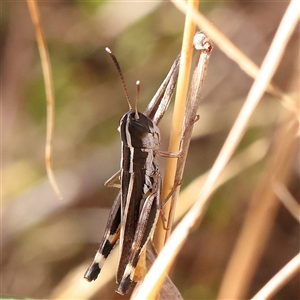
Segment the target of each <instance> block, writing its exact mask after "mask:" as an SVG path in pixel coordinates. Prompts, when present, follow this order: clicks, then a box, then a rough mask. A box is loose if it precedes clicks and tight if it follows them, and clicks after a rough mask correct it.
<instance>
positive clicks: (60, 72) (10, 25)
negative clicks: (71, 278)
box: [1, 1, 300, 299]
mask: <svg viewBox="0 0 300 300" xmlns="http://www.w3.org/2000/svg"><path fill="white" fill-rule="evenodd" d="M38 5H39V9H40V13H41V18H42V25H43V29H44V32H45V36H46V41H47V44H48V47H49V54H50V58H51V63H52V68H53V78H54V86H55V94H56V108H55V113H56V116H55V137H54V145H53V146H54V157H53V162H54V171H55V173H56V175H57V180H58V184H59V186H60V188H61V190H62V193H63V196H64V199H63V200H62V201H60V200H58V199H57V198H56V196H55V194H54V192H53V190H52V189H51V187H50V184H49V182H48V180H47V178H46V172H45V166H44V146H45V127H46V104H45V90H44V82H43V77H42V71H41V63H40V58H39V54H38V51H37V45H36V41H35V34H34V28H33V25H32V22H31V19H30V15H29V11H28V7H27V4H26V2H11V3H9V2H3V3H2V4H1V6H2V10H1V31H2V32H1V97H2V99H1V100H2V116H1V117H2V121H1V122H2V145H1V148H2V186H3V190H2V216H3V223H2V268H1V281H2V287H1V289H2V290H1V294H3V295H13V296H16V297H33V298H49V297H50V295H51V293H52V292H53V291H54V290H55V288H56V287H57V286H58V285H59V284H60V282H61V281H62V280H63V279H64V278H66V276H67V275H68V274H69V272H71V271H72V270H74V269H75V268H76V267H77V266H79V265H80V264H82V263H83V262H85V261H86V262H87V265H86V267H88V264H89V262H91V261H92V259H93V256H94V253H95V251H96V249H97V247H98V242H99V241H100V238H101V235H102V233H103V230H104V226H105V223H106V219H107V215H108V212H109V208H110V205H111V203H112V201H113V198H114V196H115V195H116V193H117V191H116V190H115V189H109V188H105V187H104V186H103V183H104V182H105V180H106V179H108V178H109V177H110V176H111V175H112V174H113V173H114V172H115V171H117V170H118V168H119V160H120V150H119V148H120V142H119V135H118V132H117V130H116V129H117V127H118V122H119V119H120V117H121V116H122V115H123V114H124V113H125V112H126V111H127V104H126V101H125V97H124V92H123V89H122V86H121V83H120V80H119V78H118V75H117V71H116V69H115V66H114V65H113V63H112V61H111V59H110V57H109V55H107V53H106V52H105V51H104V48H105V47H106V46H108V47H110V48H111V49H112V50H113V52H114V53H115V55H116V56H117V58H118V60H119V62H120V65H121V67H122V70H123V73H124V77H125V80H126V83H127V86H128V89H129V93H130V95H131V98H132V99H134V98H135V81H136V80H140V81H141V100H140V103H139V109H140V110H141V111H143V110H144V108H145V107H146V105H147V103H148V101H149V100H150V99H151V97H152V96H153V94H154V93H155V91H156V89H157V88H158V86H159V85H160V83H161V82H162V80H163V79H164V76H165V75H166V74H167V72H168V70H169V67H170V66H171V64H172V63H173V60H174V59H175V57H176V55H177V54H178V53H179V51H180V47H181V39H182V32H183V27H184V16H183V15H182V13H180V12H179V11H178V10H177V9H176V8H175V7H174V6H173V5H172V4H171V3H169V2H167V1H157V2H146V1H145V2H126V1H120V2H112V1H101V2H100V1H99V2H97V1H95V2H90V1H84V2H82V1H55V2H50V1H49V2H40V3H38ZM287 5H288V2H286V1H281V2H275V1H274V2H272V1H271V2H270V1H269V2H251V1H250V2H249V1H231V2H225V1H215V2H202V3H201V4H200V9H201V11H202V13H204V14H205V15H206V16H207V17H208V18H209V20H210V21H211V22H212V23H213V24H214V25H215V26H216V27H218V28H219V29H220V30H221V31H222V32H223V33H224V34H225V35H226V36H227V37H228V38H229V39H230V40H231V41H233V42H234V43H235V44H236V45H237V46H238V47H239V48H240V49H241V50H242V51H244V52H245V53H246V54H247V55H248V56H249V57H250V58H251V59H252V60H253V61H254V62H255V63H256V64H258V65H260V64H261V62H262V60H263V58H264V56H265V54H266V52H267V50H268V47H269V45H270V43H271V41H272V38H273V36H274V34H275V32H276V29H277V26H278V25H279V22H280V20H281V17H282V16H283V14H284V12H285V10H286V8H287ZM252 82H253V80H252V79H251V78H249V77H248V75H246V74H245V73H244V72H243V71H242V70H241V69H240V68H239V66H237V65H236V64H235V63H234V62H232V61H231V60H229V59H228V58H227V57H226V56H225V55H224V54H223V53H222V52H221V51H220V50H219V49H218V48H217V47H215V49H214V51H213V53H212V56H211V59H210V65H209V70H208V76H207V81H206V83H205V88H204V94H203V100H202V105H201V107H200V109H199V114H200V121H199V122H198V124H197V129H196V132H195V138H194V140H193V141H192V144H191V149H190V154H189V158H188V162H187V166H186V172H185V176H184V183H183V188H184V187H185V186H186V185H188V184H189V182H190V181H191V180H192V179H194V178H195V177H197V176H199V175H201V174H202V173H204V172H205V171H207V170H208V169H209V168H210V167H211V166H212V164H213V162H214V160H215V158H216V156H217V154H218V152H219V150H220V148H221V146H222V143H223V142H224V140H225V138H226V136H227V134H228V132H229V130H230V128H231V126H232V124H233V122H234V120H235V118H236V116H237V113H238V111H239V109H240V107H241V106H242V104H243V101H244V100H245V98H246V96H247V93H248V90H249V88H250V87H251V84H252ZM274 82H275V83H276V84H277V85H278V86H279V87H280V88H281V89H282V90H284V91H285V92H286V93H288V94H290V95H291V96H293V97H298V95H297V92H298V91H299V28H298V30H297V32H296V33H294V34H293V36H292V39H291V40H290V43H289V45H288V48H287V51H286V52H285V55H284V57H283V60H282V62H281V64H280V67H279V69H278V70H277V72H276V75H275V77H274ZM282 110H283V108H282V106H281V104H280V102H279V100H277V99H275V98H274V97H272V96H270V95H267V94H266V95H265V96H264V99H263V101H262V103H261V104H260V106H259V107H258V109H257V111H256V114H255V116H254V118H253V122H252V123H251V126H250V127H249V129H248V131H247V132H246V134H245V137H244V138H243V140H242V142H241V145H240V150H242V149H243V148H245V147H246V146H248V145H250V144H251V143H253V142H254V141H256V140H257V139H259V138H263V137H264V138H266V139H270V140H271V139H272V134H273V132H274V129H275V128H276V122H277V120H278V119H280V115H281V111H282ZM208 116H209V117H208ZM170 120H171V109H169V111H168V113H167V114H166V116H165V118H164V120H163V121H162V122H161V125H160V129H161V131H162V141H163V142H162V146H161V149H167V141H168V134H169V123H170ZM282 142H283V143H284V141H282ZM160 163H161V166H162V169H163V165H164V160H161V162H160ZM264 166H265V160H263V161H260V162H259V163H257V164H255V165H254V166H252V167H251V168H248V169H247V170H246V171H245V172H243V173H241V174H240V175H239V176H236V177H235V178H234V179H232V180H230V181H229V182H228V183H226V184H225V185H224V186H222V187H221V188H220V189H219V190H218V191H217V193H216V194H215V195H214V197H213V199H212V202H211V205H210V207H209V209H208V212H207V214H206V217H205V219H204V221H203V222H202V224H201V226H200V228H199V229H198V230H196V231H194V232H193V233H192V234H191V235H190V236H189V238H188V240H187V243H186V246H185V247H184V248H183V249H182V251H181V252H180V254H179V256H178V258H177V260H176V262H175V264H174V267H173V270H172V273H171V277H172V279H173V280H174V283H175V284H176V285H177V287H178V288H179V290H180V291H181V293H182V295H183V297H184V298H185V299H214V298H216V296H217V294H218V290H219V287H220V283H221V280H222V276H223V274H224V270H225V269H226V265H227V262H228V259H229V257H230V254H231V251H232V249H233V247H234V244H235V239H236V237H237V235H238V233H239V229H240V227H241V224H242V221H243V218H244V215H245V212H246V209H247V205H248V204H247V203H248V202H249V198H250V197H251V194H252V192H253V188H254V186H255V185H256V184H257V183H258V181H259V180H260V174H261V172H262V171H263V169H264ZM288 187H289V189H290V191H291V192H292V193H293V194H294V197H295V198H296V199H298V201H299V160H297V158H295V162H294V167H293V170H292V172H291V176H290V180H289V185H288ZM262 201H263V199H262ZM297 252H299V224H298V223H297V222H296V221H295V220H294V219H293V217H292V216H291V215H290V214H289V213H288V212H287V210H286V209H285V208H284V207H281V209H280V211H279V214H278V217H277V218H276V221H275V224H274V227H273V231H272V234H271V237H270V240H269V242H268V244H267V247H266V249H265V251H264V255H263V258H262V260H261V263H260V265H259V268H258V270H257V272H256V274H255V277H254V280H253V282H252V283H251V288H250V291H249V292H248V294H247V295H248V296H247V297H248V298H249V297H251V296H253V295H254V294H255V293H256V292H257V291H258V290H259V289H260V288H261V287H262V286H263V285H264V284H265V283H266V282H267V281H268V280H269V279H270V278H271V277H272V276H273V275H274V274H275V273H276V272H277V271H278V270H279V269H280V268H282V267H283V266H284V265H285V264H286V263H287V262H288V261H289V260H290V259H291V258H292V257H293V256H295V255H296V253H297ZM115 268H116V267H115ZM82 276H83V274H82ZM82 280H83V279H82ZM99 280H101V276H100V278H99V279H98V281H99ZM98 281H96V283H93V284H94V285H95V284H97V282H98ZM114 289H115V283H114V281H111V283H110V284H108V285H107V287H106V289H105V290H104V291H103V290H102V291H101V292H99V293H97V294H95V295H94V296H92V299H121V296H119V295H117V294H115V293H114ZM299 289H300V287H299V274H298V275H297V277H296V278H294V279H293V280H291V281H290V282H289V283H288V284H287V285H286V286H285V287H284V288H283V289H282V290H281V291H280V292H279V293H278V294H277V295H276V297H275V298H274V299H297V298H299V297H300V291H299ZM123 299H126V297H123Z"/></svg>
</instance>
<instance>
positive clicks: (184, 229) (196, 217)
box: [138, 0, 299, 299]
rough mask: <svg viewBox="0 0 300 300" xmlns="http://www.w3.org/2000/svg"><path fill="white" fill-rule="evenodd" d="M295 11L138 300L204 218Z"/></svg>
mask: <svg viewBox="0 0 300 300" xmlns="http://www.w3.org/2000/svg"><path fill="white" fill-rule="evenodd" d="M297 8H298V2H297V1H295V0H293V1H291V3H290V5H289V6H288V9H287V11H286V13H285V15H284V16H283V19H282V21H281V23H280V25H279V28H278V30H277V32H276V35H275V37H274V39H273V41H272V44H271V46H270V48H269V51H268V53H267V55H266V57H265V59H264V61H263V63H262V67H261V69H260V71H259V73H258V75H257V77H256V80H255V81H254V83H253V85H252V87H251V89H250V91H249V94H248V96H247V99H246V102H245V104H244V106H243V108H242V110H241V112H240V114H239V116H238V117H237V120H236V122H235V123H234V125H233V127H232V130H231V131H230V133H229V136H228V138H227V140H226V141H225V144H224V146H223V148H222V149H221V151H220V154H219V156H218V158H217V160H216V162H215V164H214V165H213V167H212V170H211V172H210V174H209V176H208V179H207V181H206V182H205V184H204V186H203V188H202V190H201V191H200V193H199V195H198V197H197V201H196V203H195V204H194V205H193V207H192V208H191V210H190V211H189V212H188V213H187V214H186V216H185V217H184V218H183V219H182V221H181V222H180V223H179V225H178V226H177V227H176V228H175V230H174V232H173V233H172V235H171V236H170V238H169V240H168V241H167V243H166V245H165V247H164V248H163V250H162V251H161V253H160V255H159V256H158V258H157V260H156V262H155V263H154V265H153V266H152V268H151V269H150V271H149V273H148V274H147V275H146V277H145V281H144V289H141V290H140V293H139V294H138V297H139V298H140V299H147V298H151V295H152V289H153V287H154V286H155V285H156V284H157V282H158V281H160V280H161V277H162V275H161V274H163V273H164V272H165V271H166V270H168V269H169V268H170V266H171V264H172V262H173V260H174V258H175V257H176V255H177V254H178V252H179V250H180V249H181V248H182V246H183V244H184V242H185V240H186V238H187V236H188V234H189V232H190V230H191V229H192V228H193V226H195V224H198V223H199V221H200V219H201V217H203V214H204V212H205V210H206V206H207V205H208V201H209V197H210V196H211V195H212V193H213V190H214V186H215V184H216V182H217V180H218V179H219V176H220V175H221V173H222V172H223V170H224V168H225V167H226V165H227V163H228V161H229V159H230V158H231V156H232V155H233V153H234V151H235V149H236V147H237V146H238V144H239V141H240V140H241V138H242V136H243V134H244V132H245V130H246V128H247V126H248V123H249V120H250V118H251V116H252V115H253V112H254V110H255V108H256V106H257V104H258V103H259V100H260V99H261V97H262V95H263V93H264V92H265V90H266V88H267V87H268V84H269V82H270V80H271V78H272V76H273V74H274V73H275V70H276V68H277V67H278V64H279V62H280V60H281V58H282V56H283V52H284V49H285V47H286V45H287V42H288V40H289V38H290V36H291V33H292V31H293V29H294V28H295V26H296V23H297V21H298V17H299V14H298V9H297Z"/></svg>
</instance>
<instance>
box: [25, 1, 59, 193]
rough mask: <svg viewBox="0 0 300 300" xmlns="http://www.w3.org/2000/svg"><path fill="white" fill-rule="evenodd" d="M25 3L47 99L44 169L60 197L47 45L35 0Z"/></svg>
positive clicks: (51, 82)
mask: <svg viewBox="0 0 300 300" xmlns="http://www.w3.org/2000/svg"><path fill="white" fill-rule="evenodd" d="M27 4H28V7H29V11H30V16H31V19H32V23H33V24H34V27H35V31H36V40H37V43H38V48H39V52H40V57H41V64H42V69H43V76H44V82H45V89H46V100H47V132H46V146H45V163H46V170H47V175H48V178H49V181H50V184H51V186H52V187H53V189H54V191H55V193H56V195H57V196H58V198H60V199H62V194H61V192H60V190H59V187H58V185H57V182H56V179H55V176H54V172H53V169H52V140H53V131H54V107H55V101H54V88H53V78H52V71H51V63H50V58H49V53H48V49H47V45H46V42H45V39H44V34H43V29H42V25H41V20H40V15H39V11H38V7H37V5H36V2H35V0H27Z"/></svg>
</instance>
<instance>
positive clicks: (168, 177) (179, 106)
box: [153, 0, 199, 252]
mask: <svg viewBox="0 0 300 300" xmlns="http://www.w3.org/2000/svg"><path fill="white" fill-rule="evenodd" d="M198 4H199V2H198V1H193V0H190V1H188V7H190V8H189V9H188V11H187V14H186V19H185V27H184V33H183V41H182V49H181V61H180V68H179V75H178V85H177V89H176V97H175V104H174V112H173V121H172V127H171V134H170V142H169V149H168V150H169V151H170V152H177V151H178V150H179V145H180V138H181V132H182V124H183V118H184V110H185V103H186V96H187V93H188V84H189V76H190V69H191V62H192V52H193V47H192V45H193V38H194V34H195V30H196V25H195V24H194V23H193V22H192V21H191V18H190V14H189V11H191V10H192V9H193V8H194V9H196V8H198ZM176 167H177V160H176V159H174V158H172V159H167V161H166V170H165V174H164V180H163V188H162V193H161V199H166V197H167V196H168V195H169V193H170V191H172V189H173V188H174V180H175V172H176ZM170 204H171V203H170V201H169V202H167V204H166V205H165V207H164V215H165V216H166V217H167V220H169V219H170V216H169V214H170ZM173 205H174V204H173ZM172 219H173V217H172V218H171V220H170V221H168V224H169V225H170V224H171V222H172V221H173V220H172ZM167 234H168V233H167V232H166V230H165V229H164V226H163V223H162V221H161V220H159V221H158V223H157V227H156V230H155V234H154V238H153V243H154V246H155V248H156V250H157V251H158V252H160V251H161V249H162V248H163V246H164V244H165V242H166V237H167Z"/></svg>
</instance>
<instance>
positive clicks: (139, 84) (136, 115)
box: [134, 80, 141, 120]
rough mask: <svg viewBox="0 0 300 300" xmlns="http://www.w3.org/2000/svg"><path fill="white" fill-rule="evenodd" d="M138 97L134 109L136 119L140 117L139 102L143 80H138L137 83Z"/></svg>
mask: <svg viewBox="0 0 300 300" xmlns="http://www.w3.org/2000/svg"><path fill="white" fill-rule="evenodd" d="M135 84H136V99H135V105H134V109H135V119H136V120H138V119H139V113H138V109H137V106H138V102H139V99H140V91H141V82H140V81H139V80H138V81H137V82H136V83H135Z"/></svg>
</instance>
